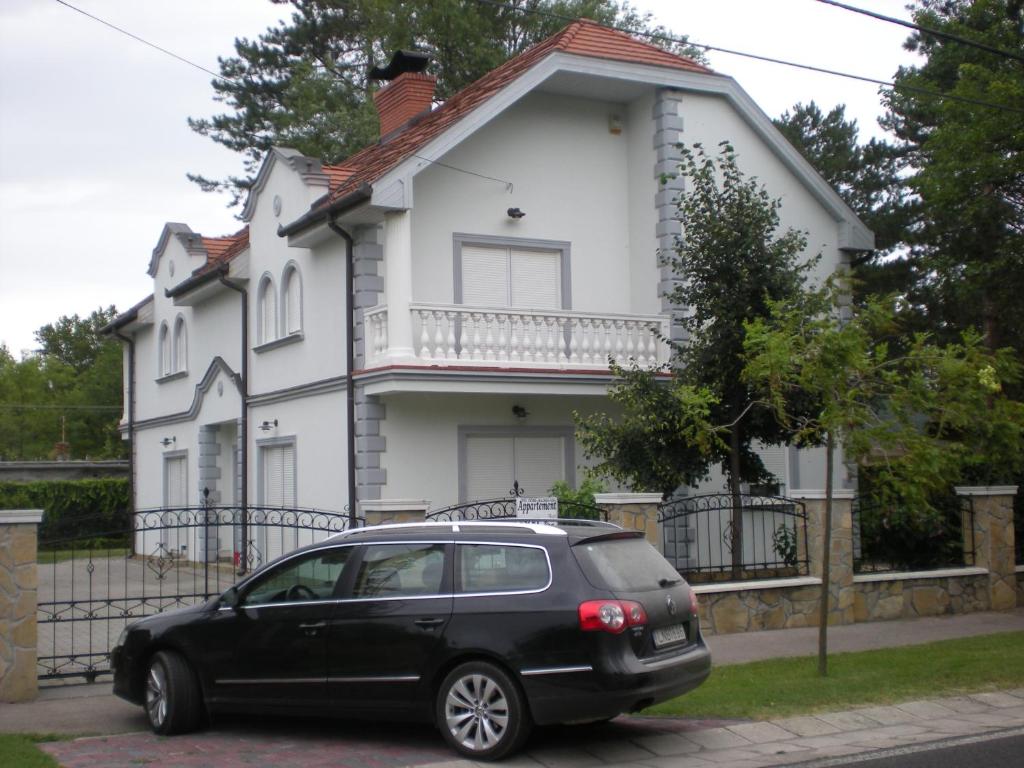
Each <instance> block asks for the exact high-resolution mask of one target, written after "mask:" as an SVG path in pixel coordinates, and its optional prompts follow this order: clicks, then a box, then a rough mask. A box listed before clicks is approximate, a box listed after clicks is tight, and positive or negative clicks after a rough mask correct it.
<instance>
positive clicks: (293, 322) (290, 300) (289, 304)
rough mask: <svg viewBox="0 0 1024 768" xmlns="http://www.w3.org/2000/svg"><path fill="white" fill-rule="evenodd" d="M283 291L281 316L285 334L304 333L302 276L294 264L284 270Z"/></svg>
mask: <svg viewBox="0 0 1024 768" xmlns="http://www.w3.org/2000/svg"><path fill="white" fill-rule="evenodd" d="M282 285H283V287H282V289H281V304H282V310H281V314H282V315H283V317H284V334H285V336H290V335H292V334H293V333H301V332H302V276H301V275H299V269H298V267H296V266H295V265H294V264H289V265H288V266H287V267H285V269H284V277H283V278H282Z"/></svg>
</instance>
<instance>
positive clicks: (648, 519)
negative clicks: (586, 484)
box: [594, 493, 664, 552]
mask: <svg viewBox="0 0 1024 768" xmlns="http://www.w3.org/2000/svg"><path fill="white" fill-rule="evenodd" d="M594 502H595V503H596V504H597V506H599V507H601V509H603V510H605V511H606V512H607V513H608V522H609V523H615V524H616V525H619V526H622V527H623V528H625V529H626V530H627V531H643V533H644V536H646V537H647V540H648V541H649V542H651V544H653V545H654V547H655V548H656V549H657V550H658V551H659V552H663V551H664V544H663V542H662V540H661V535H660V534H659V530H658V504H660V503H661V494H660V493H597V494H594Z"/></svg>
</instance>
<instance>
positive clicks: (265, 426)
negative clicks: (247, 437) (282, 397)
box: [256, 419, 277, 432]
mask: <svg viewBox="0 0 1024 768" xmlns="http://www.w3.org/2000/svg"><path fill="white" fill-rule="evenodd" d="M256 429H258V430H260V431H261V432H269V431H270V430H272V429H277V419H274V420H273V421H264V422H263V423H262V424H260V425H259V426H258V427H256Z"/></svg>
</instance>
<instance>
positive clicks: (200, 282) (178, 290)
mask: <svg viewBox="0 0 1024 768" xmlns="http://www.w3.org/2000/svg"><path fill="white" fill-rule="evenodd" d="M230 268H231V266H230V265H229V264H227V263H223V264H218V265H217V266H215V267H214V268H213V269H210V270H207V271H205V272H200V273H199V274H198V275H192V277H190V278H188V279H187V280H182V281H181V282H180V283H178V284H177V285H176V286H174V287H173V288H165V289H164V296H166V297H167V298H168V299H177V298H180V297H181V296H184V295H185V294H187V293H190V292H192V291H194V290H196V289H197V288H201V287H202V286H204V285H206V284H207V283H210V282H213V281H214V280H218V279H220V277H222V276H224V275H227V273H228V270H229V269H230Z"/></svg>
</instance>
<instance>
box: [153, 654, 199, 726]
mask: <svg viewBox="0 0 1024 768" xmlns="http://www.w3.org/2000/svg"><path fill="white" fill-rule="evenodd" d="M145 710H146V718H147V719H148V720H149V727H150V728H152V729H153V732H154V733H157V734H160V735H161V736H173V735H174V734H177V733H189V732H190V731H194V730H196V729H197V728H198V727H199V723H200V720H201V719H202V715H203V703H202V696H201V695H200V691H199V683H198V681H197V680H196V676H195V674H193V672H192V668H191V667H190V666H189V664H188V662H187V661H185V659H184V658H183V657H182V656H181V654H179V653H175V652H174V651H160V652H158V653H155V654H153V658H152V659H150V662H149V668H148V669H147V670H146V701H145Z"/></svg>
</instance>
